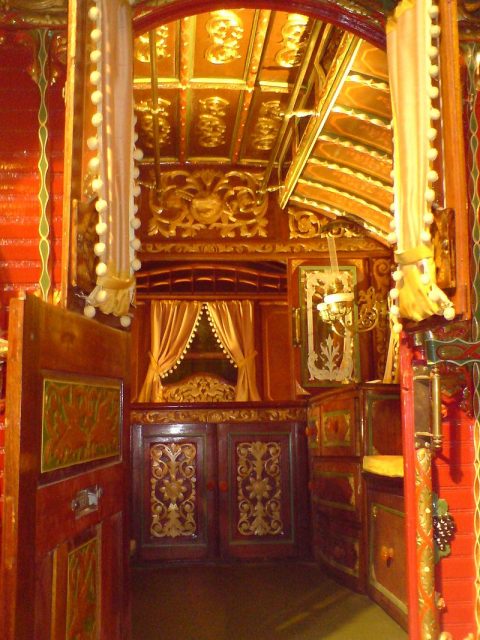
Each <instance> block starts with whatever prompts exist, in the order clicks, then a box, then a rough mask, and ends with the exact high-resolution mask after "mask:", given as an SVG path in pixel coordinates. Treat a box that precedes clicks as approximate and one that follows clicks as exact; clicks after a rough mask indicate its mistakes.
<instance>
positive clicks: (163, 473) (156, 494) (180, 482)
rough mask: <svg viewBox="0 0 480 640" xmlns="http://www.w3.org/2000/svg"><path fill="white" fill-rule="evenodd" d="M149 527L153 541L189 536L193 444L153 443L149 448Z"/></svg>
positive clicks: (192, 504) (192, 522)
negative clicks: (154, 539) (155, 539)
mask: <svg viewBox="0 0 480 640" xmlns="http://www.w3.org/2000/svg"><path fill="white" fill-rule="evenodd" d="M150 461H151V478H150V483H151V494H150V507H151V517H152V519H151V524H150V534H151V535H152V536H153V537H155V538H177V537H179V536H193V535H195V532H196V530H197V525H196V522H195V500H196V482H197V479H196V475H195V474H196V468H197V450H196V447H195V445H194V444H193V443H189V442H183V443H181V444H177V443H175V442H169V443H157V444H154V445H152V447H151V448H150Z"/></svg>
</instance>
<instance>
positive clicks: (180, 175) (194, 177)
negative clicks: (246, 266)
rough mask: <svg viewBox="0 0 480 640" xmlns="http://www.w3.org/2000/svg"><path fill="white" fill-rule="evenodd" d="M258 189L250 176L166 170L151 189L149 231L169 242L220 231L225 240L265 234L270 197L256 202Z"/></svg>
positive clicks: (210, 171) (203, 171) (248, 174)
mask: <svg viewBox="0 0 480 640" xmlns="http://www.w3.org/2000/svg"><path fill="white" fill-rule="evenodd" d="M258 190H259V182H258V180H257V178H256V177H255V176H254V175H252V174H251V173H246V172H241V171H229V172H228V173H223V172H221V171H217V170H210V169H204V170H198V171H193V172H191V173H190V172H188V171H184V170H177V171H166V172H164V173H162V175H161V177H160V185H159V189H158V191H157V190H154V189H153V188H151V191H150V211H151V212H152V217H151V218H150V221H149V226H148V233H149V235H157V234H160V235H162V236H164V237H166V238H171V237H175V236H177V235H179V236H180V237H182V238H189V237H194V236H196V235H197V233H198V232H199V231H202V230H208V231H218V232H219V235H220V236H221V237H223V238H234V237H236V236H241V237H244V238H250V237H253V236H265V235H266V230H265V228H266V226H267V223H268V220H267V216H266V214H267V205H268V199H267V198H266V197H264V198H263V199H262V200H261V201H260V202H258V201H257V194H258ZM157 194H159V195H157ZM157 198H158V200H157Z"/></svg>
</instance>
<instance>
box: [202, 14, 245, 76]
mask: <svg viewBox="0 0 480 640" xmlns="http://www.w3.org/2000/svg"><path fill="white" fill-rule="evenodd" d="M210 16H211V18H210V20H209V21H208V22H207V24H206V29H207V31H208V36H209V38H210V42H211V44H210V46H209V47H208V48H207V50H206V51H205V58H206V59H207V60H208V62H211V63H212V64H226V63H227V62H231V61H232V60H235V59H237V58H239V57H240V53H239V49H240V41H241V40H242V38H243V31H244V29H243V23H242V20H241V18H240V17H239V16H238V15H237V14H236V13H235V12H234V11H228V10H221V11H212V12H211V14H210Z"/></svg>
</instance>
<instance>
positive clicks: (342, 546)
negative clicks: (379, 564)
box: [313, 509, 365, 591]
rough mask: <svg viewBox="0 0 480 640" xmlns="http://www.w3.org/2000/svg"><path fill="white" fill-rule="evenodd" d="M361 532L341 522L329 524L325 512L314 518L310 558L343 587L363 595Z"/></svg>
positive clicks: (319, 510)
mask: <svg viewBox="0 0 480 640" xmlns="http://www.w3.org/2000/svg"><path fill="white" fill-rule="evenodd" d="M362 549H363V540H362V529H361V527H360V526H358V525H356V526H355V525H351V524H349V523H346V522H344V521H341V520H332V517H331V514H330V513H329V512H328V511H322V510H321V509H317V510H316V512H315V514H314V537H313V554H314V557H315V559H316V560H319V561H320V562H322V563H324V564H326V565H327V567H328V569H329V570H330V572H331V573H333V574H334V575H335V576H336V577H337V578H339V579H340V581H341V582H342V583H343V584H346V585H347V586H349V587H351V588H353V589H356V590H357V591H364V587H365V585H364V560H363V554H362Z"/></svg>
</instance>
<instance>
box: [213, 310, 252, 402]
mask: <svg viewBox="0 0 480 640" xmlns="http://www.w3.org/2000/svg"><path fill="white" fill-rule="evenodd" d="M206 306H207V310H208V314H209V316H210V319H211V321H212V325H213V329H214V331H215V333H216V335H217V337H218V338H219V340H220V342H221V343H222V345H223V347H224V349H225V350H226V351H227V353H228V354H229V355H230V357H231V358H232V360H233V361H234V362H235V364H236V365H237V367H238V377H237V388H236V393H235V400H236V401H240V402H241V401H246V400H260V395H259V393H258V390H257V384H256V379H255V356H256V354H257V352H256V351H255V341H254V332H253V305H252V303H251V302H250V301H248V300H231V301H226V300H225V301H220V302H208V303H207V305H206Z"/></svg>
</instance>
